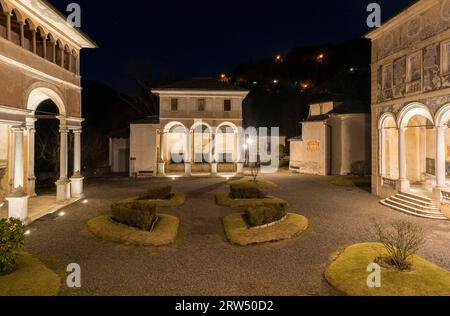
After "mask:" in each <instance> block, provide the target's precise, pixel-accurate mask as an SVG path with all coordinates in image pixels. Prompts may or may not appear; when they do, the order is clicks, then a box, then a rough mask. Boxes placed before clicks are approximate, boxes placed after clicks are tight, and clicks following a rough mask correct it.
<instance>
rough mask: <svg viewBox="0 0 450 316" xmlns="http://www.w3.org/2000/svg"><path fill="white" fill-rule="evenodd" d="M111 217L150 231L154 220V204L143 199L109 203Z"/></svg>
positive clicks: (122, 222)
mask: <svg viewBox="0 0 450 316" xmlns="http://www.w3.org/2000/svg"><path fill="white" fill-rule="evenodd" d="M111 210H112V215H113V216H112V218H113V219H114V220H115V221H116V222H118V223H121V224H124V225H127V226H130V227H135V228H139V229H142V230H146V231H150V230H151V228H152V226H153V223H154V222H155V220H156V217H157V216H156V206H155V205H152V204H149V203H146V202H144V201H128V202H127V201H122V202H118V203H114V204H112V205H111Z"/></svg>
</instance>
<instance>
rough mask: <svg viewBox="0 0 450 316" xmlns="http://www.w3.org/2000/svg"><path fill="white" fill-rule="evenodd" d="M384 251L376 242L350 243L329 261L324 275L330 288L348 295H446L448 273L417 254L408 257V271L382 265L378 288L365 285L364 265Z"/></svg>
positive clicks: (384, 253)
mask: <svg viewBox="0 0 450 316" xmlns="http://www.w3.org/2000/svg"><path fill="white" fill-rule="evenodd" d="M386 254H387V253H386V250H385V248H384V246H383V245H382V244H379V243H365V244H357V245H353V246H350V247H348V248H347V249H345V250H344V251H343V252H342V253H341V254H340V255H338V256H337V257H336V259H335V260H334V261H333V262H332V263H331V264H330V266H329V267H328V268H327V270H326V272H325V277H326V279H327V280H328V282H330V284H331V285H332V286H333V287H334V288H336V289H337V290H339V291H341V292H343V293H345V294H347V295H351V296H449V295H450V272H449V271H447V270H444V269H442V268H440V267H439V266H437V265H435V264H433V263H431V262H429V261H427V260H425V259H423V258H420V257H418V256H414V257H413V258H412V262H413V265H412V269H411V271H409V272H401V271H398V270H394V269H388V268H384V267H382V268H381V270H382V272H381V288H374V289H371V288H369V287H368V286H367V278H368V276H369V273H368V272H367V271H366V270H367V266H368V265H369V264H370V263H373V262H375V259H376V258H377V257H379V256H380V255H381V256H384V255H386Z"/></svg>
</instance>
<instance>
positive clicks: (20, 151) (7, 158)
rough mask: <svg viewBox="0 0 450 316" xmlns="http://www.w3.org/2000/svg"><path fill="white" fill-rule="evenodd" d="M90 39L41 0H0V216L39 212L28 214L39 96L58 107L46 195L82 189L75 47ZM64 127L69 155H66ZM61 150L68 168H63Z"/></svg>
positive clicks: (64, 198) (67, 196) (68, 196)
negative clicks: (55, 155) (54, 177)
mask: <svg viewBox="0 0 450 316" xmlns="http://www.w3.org/2000/svg"><path fill="white" fill-rule="evenodd" d="M94 47H96V46H95V44H94V43H93V42H92V41H91V40H90V39H89V38H88V37H87V36H86V35H84V34H83V33H81V32H80V31H79V30H77V29H75V28H74V27H72V26H71V25H69V24H68V23H67V21H66V20H65V18H64V17H63V16H62V15H61V14H60V13H59V12H57V11H56V9H54V8H53V7H52V6H51V5H50V4H48V3H47V2H46V1H42V0H0V198H1V200H0V204H1V205H3V204H5V206H4V207H6V208H7V210H6V214H5V215H4V216H6V217H14V218H19V219H21V220H23V221H24V222H25V223H29V222H31V221H32V220H34V219H36V218H37V217H39V216H43V215H45V214H42V213H39V214H31V213H30V211H29V202H30V199H33V198H35V196H36V193H35V180H36V177H35V156H36V154H35V122H36V121H37V120H39V119H48V117H41V116H39V115H37V114H36V112H37V109H38V107H39V106H40V105H41V104H42V103H43V102H44V101H47V100H51V101H53V103H54V104H55V105H56V106H57V108H58V111H59V114H58V115H56V116H54V117H53V118H56V119H58V120H59V123H60V124H59V127H60V128H59V138H60V142H59V145H60V146H59V147H60V157H59V161H60V167H59V171H60V175H59V180H58V181H57V182H56V187H57V193H56V196H55V197H54V201H55V202H58V203H66V202H68V201H71V200H72V198H74V197H81V196H82V195H83V176H82V175H81V137H80V135H81V132H82V122H83V118H82V116H81V113H82V112H81V86H80V72H79V70H80V51H81V49H83V48H94ZM70 133H73V139H74V142H73V143H74V145H73V146H74V148H73V152H74V156H73V157H68V137H69V134H70ZM69 158H71V159H73V170H68V160H69ZM5 202H7V203H5ZM44 204H45V203H44ZM44 206H45V205H44ZM44 208H45V207H44ZM2 214H3V210H2ZM2 216H3V215H2Z"/></svg>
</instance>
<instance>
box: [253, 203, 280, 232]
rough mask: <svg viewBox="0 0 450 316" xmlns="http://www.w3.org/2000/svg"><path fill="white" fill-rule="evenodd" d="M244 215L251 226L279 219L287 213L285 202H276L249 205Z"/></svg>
mask: <svg viewBox="0 0 450 316" xmlns="http://www.w3.org/2000/svg"><path fill="white" fill-rule="evenodd" d="M245 215H246V219H247V223H248V224H249V225H250V226H251V227H255V226H262V225H267V224H270V223H273V222H276V221H279V220H281V219H282V218H283V217H285V216H286V215H287V204H286V203H278V204H273V205H263V206H256V207H250V208H248V209H247V211H246V214H245Z"/></svg>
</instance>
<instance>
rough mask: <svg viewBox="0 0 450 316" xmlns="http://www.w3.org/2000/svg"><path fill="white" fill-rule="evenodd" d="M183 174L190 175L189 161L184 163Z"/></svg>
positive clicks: (190, 165)
mask: <svg viewBox="0 0 450 316" xmlns="http://www.w3.org/2000/svg"><path fill="white" fill-rule="evenodd" d="M184 174H185V175H186V177H190V176H191V175H192V164H191V163H190V162H186V163H185V164H184Z"/></svg>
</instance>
